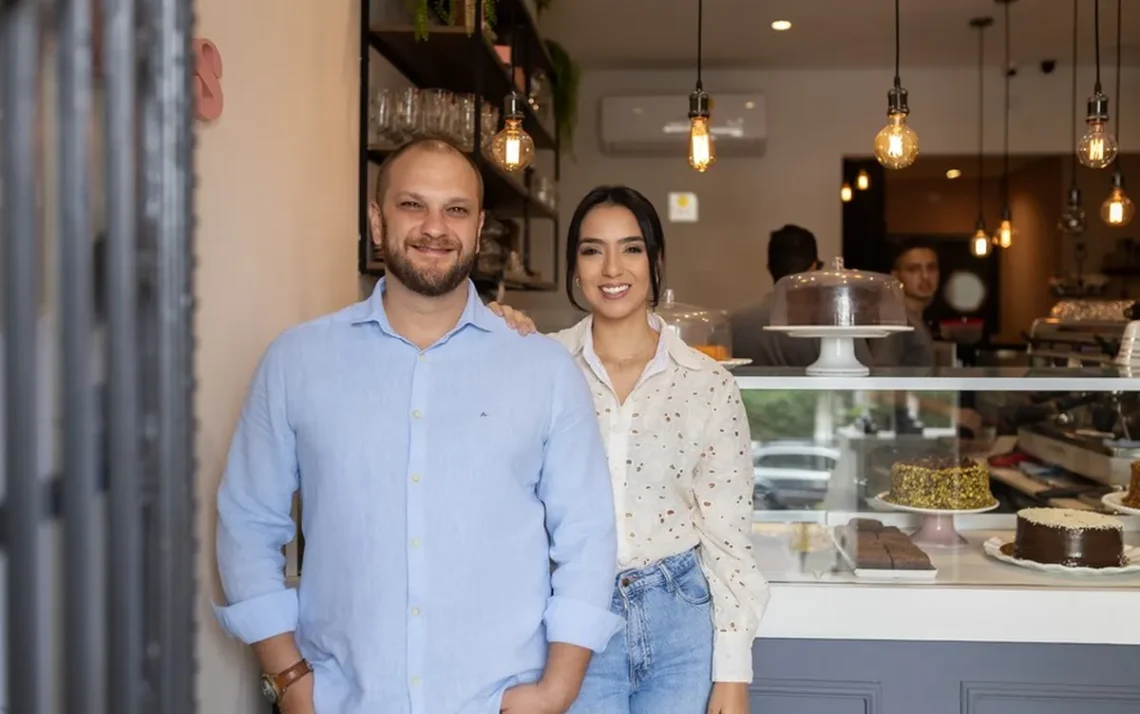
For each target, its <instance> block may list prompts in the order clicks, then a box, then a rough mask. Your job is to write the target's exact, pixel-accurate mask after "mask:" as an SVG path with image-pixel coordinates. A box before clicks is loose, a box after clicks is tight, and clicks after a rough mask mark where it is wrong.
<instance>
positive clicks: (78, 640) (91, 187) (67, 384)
mask: <svg viewBox="0 0 1140 714" xmlns="http://www.w3.org/2000/svg"><path fill="white" fill-rule="evenodd" d="M191 6H192V3H191V2H189V1H188V0H0V243H2V245H0V281H2V286H0V288H2V289H0V295H2V297H0V362H2V364H3V378H2V380H0V405H2V407H0V409H2V411H0V423H2V424H3V430H2V432H0V454H2V459H0V462H2V467H0V603H2V606H0V609H2V612H0V662H2V666H0V711H4V712H6V713H7V714H48V713H49V712H50V713H51V714H56V713H63V712H66V714H159V713H161V714H190V712H192V711H194V703H193V702H194V672H195V658H194V602H195V578H194V575H195V571H196V563H195V552H196V548H195V543H194V537H193V529H194V475H195V462H194V450H193V449H194V415H193V404H192V397H193V390H194V385H193V363H192V355H193V333H192V317H193V285H192V266H193V257H192V255H193V254H192V249H193V217H192V210H193V204H192V193H193V183H194V176H193V165H192V159H193V146H192V143H193V135H192V124H191V121H192V109H193V106H192V104H193V100H192V96H193V95H192V91H191V89H192V86H193V85H192V81H193V74H192V70H193V63H192V61H191V35H190V33H191V29H192V26H193V17H192V14H193V13H192V9H191Z"/></svg>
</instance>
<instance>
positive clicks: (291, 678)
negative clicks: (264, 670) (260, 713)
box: [261, 659, 313, 704]
mask: <svg viewBox="0 0 1140 714" xmlns="http://www.w3.org/2000/svg"><path fill="white" fill-rule="evenodd" d="M312 671H313V667H312V665H310V664H309V661H308V660H304V659H303V660H301V661H300V662H298V663H297V664H295V665H293V666H292V667H290V668H289V669H287V670H285V671H284V672H278V673H277V674H263V675H261V693H262V694H264V695H265V698H266V699H268V700H269V701H270V703H272V704H277V703H278V702H280V701H281V697H283V696H285V690H286V689H288V688H289V687H291V686H292V685H293V683H294V682H296V681H297V680H299V679H301V678H302V677H304V676H305V675H307V674H309V673H310V672H312Z"/></svg>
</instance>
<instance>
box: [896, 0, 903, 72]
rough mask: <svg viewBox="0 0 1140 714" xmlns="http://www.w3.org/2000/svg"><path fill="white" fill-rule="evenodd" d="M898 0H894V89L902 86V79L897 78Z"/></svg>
mask: <svg viewBox="0 0 1140 714" xmlns="http://www.w3.org/2000/svg"><path fill="white" fill-rule="evenodd" d="M900 24H901V23H900V22H899V0H895V89H900V88H902V80H901V79H899V26H900Z"/></svg>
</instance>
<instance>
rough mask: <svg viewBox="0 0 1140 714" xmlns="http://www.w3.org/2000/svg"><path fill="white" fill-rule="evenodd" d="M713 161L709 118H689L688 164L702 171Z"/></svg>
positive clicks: (714, 158)
mask: <svg viewBox="0 0 1140 714" xmlns="http://www.w3.org/2000/svg"><path fill="white" fill-rule="evenodd" d="M714 161H716V156H715V155H714V153H713V145H712V136H711V135H710V134H709V118H708V117H693V118H692V119H690V120H689V166H692V167H693V168H694V169H696V170H697V171H700V172H701V173H704V172H705V171H706V170H707V169H708V167H710V166H712V163H713V162H714Z"/></svg>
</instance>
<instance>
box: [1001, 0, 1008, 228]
mask: <svg viewBox="0 0 1140 714" xmlns="http://www.w3.org/2000/svg"><path fill="white" fill-rule="evenodd" d="M1009 5H1010V4H1009V3H1008V2H1007V3H1005V67H1004V70H1005V126H1004V128H1003V130H1002V131H1003V132H1004V133H1003V136H1002V173H1001V184H1002V194H1003V196H1004V198H1005V208H1007V209H1008V208H1009Z"/></svg>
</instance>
